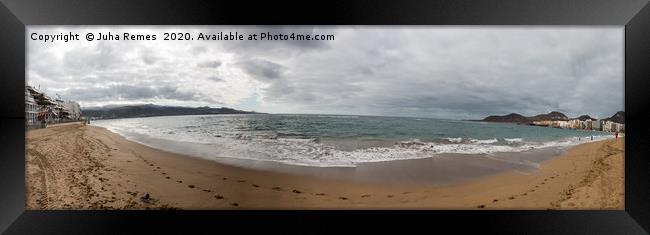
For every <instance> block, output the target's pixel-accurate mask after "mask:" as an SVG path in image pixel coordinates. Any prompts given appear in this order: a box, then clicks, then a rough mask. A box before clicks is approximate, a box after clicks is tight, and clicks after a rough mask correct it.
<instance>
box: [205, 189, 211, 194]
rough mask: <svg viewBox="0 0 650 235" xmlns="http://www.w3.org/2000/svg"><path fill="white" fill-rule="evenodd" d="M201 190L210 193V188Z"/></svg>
mask: <svg viewBox="0 0 650 235" xmlns="http://www.w3.org/2000/svg"><path fill="white" fill-rule="evenodd" d="M203 192H208V193H211V192H212V190H209V189H204V190H203Z"/></svg>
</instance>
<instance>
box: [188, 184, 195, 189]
mask: <svg viewBox="0 0 650 235" xmlns="http://www.w3.org/2000/svg"><path fill="white" fill-rule="evenodd" d="M187 187H188V188H195V187H196V186H194V185H193V184H190V185H188V186H187Z"/></svg>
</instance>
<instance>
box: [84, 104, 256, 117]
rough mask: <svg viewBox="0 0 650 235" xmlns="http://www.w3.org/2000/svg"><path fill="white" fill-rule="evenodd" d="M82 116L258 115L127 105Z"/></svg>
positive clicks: (88, 111) (91, 110)
mask: <svg viewBox="0 0 650 235" xmlns="http://www.w3.org/2000/svg"><path fill="white" fill-rule="evenodd" d="M81 113H82V116H84V117H91V118H97V119H113V118H132V117H154V116H177V115H200V114H256V112H247V111H241V110H236V109H231V108H225V107H224V108H210V107H208V106H203V107H196V108H192V107H178V106H160V105H154V104H143V105H127V106H106V107H93V108H85V109H82V110H81Z"/></svg>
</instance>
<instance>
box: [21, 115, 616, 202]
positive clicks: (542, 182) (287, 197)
mask: <svg viewBox="0 0 650 235" xmlns="http://www.w3.org/2000/svg"><path fill="white" fill-rule="evenodd" d="M624 153H625V150H624V138H619V139H610V140H603V141H598V142H593V143H587V144H582V145H579V146H576V147H573V148H571V149H569V150H568V151H566V152H565V153H563V154H561V155H559V156H557V157H553V158H551V159H548V160H545V161H543V162H542V164H541V166H540V168H539V169H538V170H535V171H530V172H522V171H508V172H500V173H495V174H490V175H487V176H481V177H477V178H475V179H473V180H469V181H463V182H459V183H456V184H451V185H442V186H440V185H438V186H436V185H427V184H397V183H379V182H358V181H350V180H341V179H332V178H327V177H318V176H313V175H309V176H306V175H297V174H288V173H279V172H273V171H264V170H252V169H247V168H241V167H235V166H230V165H225V164H220V163H217V162H214V161H208V160H204V159H200V158H195V157H190V156H184V155H179V154H174V153H169V152H165V151H161V150H157V149H153V148H150V147H147V146H144V145H141V144H138V143H135V142H132V141H129V140H127V139H125V138H123V137H122V136H120V135H118V134H115V133H112V132H110V131H108V130H106V129H104V128H100V127H95V126H86V125H82V124H78V123H75V124H66V125H57V126H50V127H48V128H46V129H38V130H30V131H28V132H27V144H26V154H27V156H26V168H27V169H26V177H27V185H26V187H27V205H26V206H27V209H478V210H489V209H544V210H546V209H620V210H622V209H624ZM402 165H403V166H404V167H405V168H408V164H402ZM404 170H405V171H408V169H404ZM145 194H148V195H149V198H143V196H144V195H145Z"/></svg>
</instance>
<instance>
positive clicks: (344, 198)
mask: <svg viewBox="0 0 650 235" xmlns="http://www.w3.org/2000/svg"><path fill="white" fill-rule="evenodd" d="M339 200H348V198H347V197H339Z"/></svg>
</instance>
